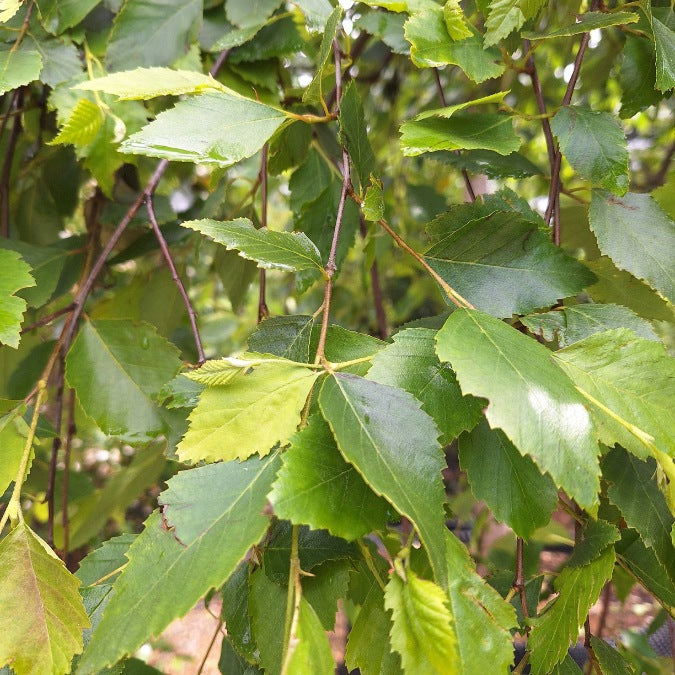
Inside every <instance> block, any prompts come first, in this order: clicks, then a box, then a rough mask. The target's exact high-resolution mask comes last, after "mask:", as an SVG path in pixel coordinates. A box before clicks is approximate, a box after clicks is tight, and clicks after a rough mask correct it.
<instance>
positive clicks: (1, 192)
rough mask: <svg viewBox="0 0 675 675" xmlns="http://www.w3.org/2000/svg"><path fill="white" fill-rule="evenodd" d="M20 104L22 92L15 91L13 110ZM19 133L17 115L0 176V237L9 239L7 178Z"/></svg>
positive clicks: (18, 117) (19, 120)
mask: <svg viewBox="0 0 675 675" xmlns="http://www.w3.org/2000/svg"><path fill="white" fill-rule="evenodd" d="M22 102H23V90H22V89H17V94H16V97H15V98H14V103H13V105H14V108H15V109H16V108H20V107H21V105H22ZM5 119H6V118H5ZM20 133H21V115H17V116H16V117H15V118H14V122H13V124H12V130H11V131H10V133H9V141H8V142H7V148H6V150H5V161H4V162H3V164H2V175H0V235H2V236H3V237H9V178H10V174H11V173H12V162H13V161H14V152H15V150H16V144H17V142H18V140H19V134H20Z"/></svg>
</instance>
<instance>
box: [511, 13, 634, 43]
mask: <svg viewBox="0 0 675 675" xmlns="http://www.w3.org/2000/svg"><path fill="white" fill-rule="evenodd" d="M638 18H639V17H638V15H637V14H633V13H632V12H611V13H605V12H586V13H585V14H583V15H581V16H580V17H579V18H578V19H577V20H576V21H575V22H574V23H571V24H569V25H568V26H563V27H562V28H558V29H556V30H554V31H551V32H550V33H548V32H546V33H541V32H537V31H523V32H522V33H521V35H522V36H523V37H524V38H527V39H528V40H548V39H550V38H557V37H571V36H572V35H579V34H580V33H588V32H590V31H592V30H599V29H601V28H609V27H610V26H621V25H624V24H629V23H635V22H636V21H637V20H638Z"/></svg>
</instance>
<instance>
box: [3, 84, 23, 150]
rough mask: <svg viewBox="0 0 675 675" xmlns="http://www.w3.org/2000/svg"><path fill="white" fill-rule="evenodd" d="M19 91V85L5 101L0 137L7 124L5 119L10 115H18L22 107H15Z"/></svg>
mask: <svg viewBox="0 0 675 675" xmlns="http://www.w3.org/2000/svg"><path fill="white" fill-rule="evenodd" d="M20 92H21V87H19V88H18V89H15V90H14V91H13V92H12V95H11V96H10V97H9V101H8V103H7V112H6V113H5V114H4V115H3V116H2V122H0V138H2V135H3V134H4V133H5V127H6V126H7V120H9V118H10V117H16V116H17V115H20V114H21V112H22V110H23V108H21V109H20V108H17V106H16V99H17V97H18V96H19V93H20Z"/></svg>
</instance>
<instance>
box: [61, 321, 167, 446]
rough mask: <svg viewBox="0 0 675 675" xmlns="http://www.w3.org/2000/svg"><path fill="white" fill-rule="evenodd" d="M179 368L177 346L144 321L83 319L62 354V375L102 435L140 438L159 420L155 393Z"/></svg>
mask: <svg viewBox="0 0 675 675" xmlns="http://www.w3.org/2000/svg"><path fill="white" fill-rule="evenodd" d="M179 369H180V360H179V358H178V350H177V349H176V347H174V346H173V345H172V344H171V343H169V342H168V341H167V340H165V339H164V338H162V337H160V336H159V335H158V334H157V332H156V331H155V329H154V328H153V327H152V326H150V325H148V324H133V323H131V322H130V321H124V320H115V319H106V320H100V321H86V322H85V323H84V325H83V326H82V329H81V330H80V332H79V333H78V335H77V337H76V338H75V341H74V342H73V345H72V346H71V348H70V351H69V352H68V355H67V357H66V380H67V382H68V386H70V387H72V388H73V389H75V391H76V393H77V398H78V400H79V402H80V405H81V406H82V408H83V410H84V411H85V412H86V413H87V415H89V416H90V417H91V418H92V419H93V420H94V421H95V422H96V424H97V425H98V426H99V427H100V428H101V429H102V430H103V431H104V432H105V433H107V434H110V435H123V436H139V437H144V436H147V435H152V434H154V433H156V432H157V431H160V430H161V429H162V428H163V426H164V423H163V421H162V417H161V415H160V410H159V408H158V406H157V404H156V403H155V397H156V395H157V393H158V392H159V390H160V389H161V388H162V385H164V384H165V383H166V382H168V381H169V380H171V379H172V378H173V377H175V375H176V374H177V373H178V371H179Z"/></svg>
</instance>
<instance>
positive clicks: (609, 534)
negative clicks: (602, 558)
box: [566, 519, 621, 567]
mask: <svg viewBox="0 0 675 675" xmlns="http://www.w3.org/2000/svg"><path fill="white" fill-rule="evenodd" d="M620 538H621V535H620V534H619V530H618V529H617V527H616V526H614V525H612V524H611V523H608V522H607V521H606V520H601V519H600V520H589V521H588V522H587V523H586V524H585V525H584V528H583V539H582V540H581V541H580V542H578V543H576V544H575V545H574V551H573V553H572V555H571V556H570V557H569V558H568V559H567V563H566V564H567V565H568V566H569V567H583V566H584V565H588V563H590V562H593V560H595V559H596V558H597V557H598V556H599V555H600V554H601V553H602V552H603V551H604V550H605V549H606V548H607V547H608V546H611V545H612V544H613V543H614V542H616V541H619V539H620Z"/></svg>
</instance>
